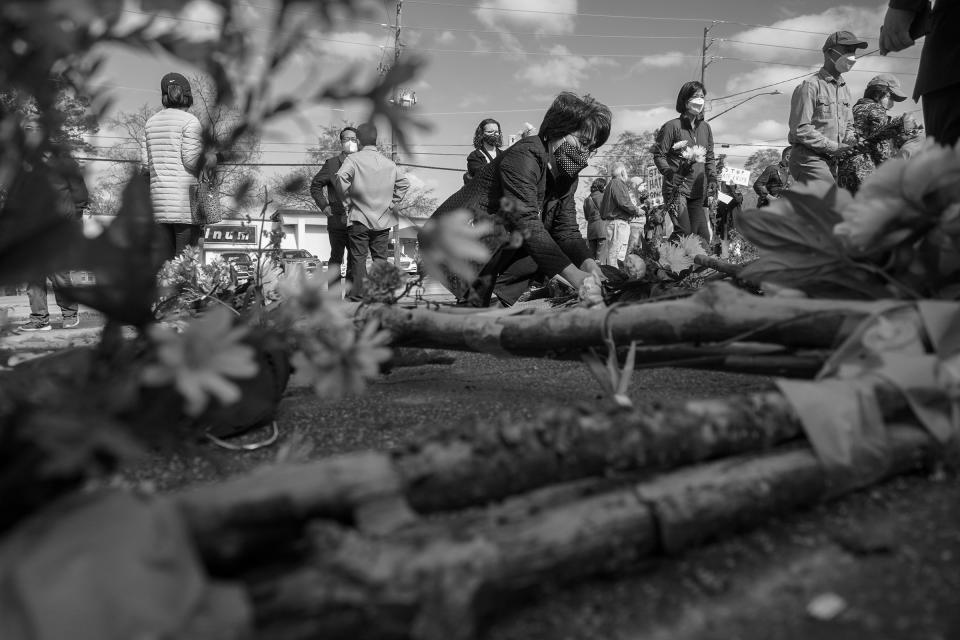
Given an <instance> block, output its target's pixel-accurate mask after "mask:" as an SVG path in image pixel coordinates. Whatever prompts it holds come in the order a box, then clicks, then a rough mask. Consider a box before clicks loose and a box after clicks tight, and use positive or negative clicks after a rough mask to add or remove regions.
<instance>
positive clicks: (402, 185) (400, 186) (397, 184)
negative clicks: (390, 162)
mask: <svg viewBox="0 0 960 640" xmlns="http://www.w3.org/2000/svg"><path fill="white" fill-rule="evenodd" d="M409 188H410V180H409V179H408V178H407V176H405V175H402V174H401V173H400V168H399V167H397V177H396V179H395V180H394V181H393V200H392V201H391V202H390V208H392V209H396V208H397V205H399V204H400V202H401V201H402V200H403V197H404V196H405V195H407V189H409Z"/></svg>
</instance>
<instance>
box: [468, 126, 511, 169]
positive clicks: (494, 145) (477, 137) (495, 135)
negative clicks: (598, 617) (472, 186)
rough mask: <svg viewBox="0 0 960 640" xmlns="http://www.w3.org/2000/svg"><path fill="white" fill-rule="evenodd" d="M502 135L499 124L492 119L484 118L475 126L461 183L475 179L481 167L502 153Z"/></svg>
mask: <svg viewBox="0 0 960 640" xmlns="http://www.w3.org/2000/svg"><path fill="white" fill-rule="evenodd" d="M502 146H503V133H502V131H501V129H500V123H499V122H497V121H496V120H494V119H493V118H485V119H483V120H481V121H480V124H478V125H477V130H476V131H475V132H474V134H473V151H471V152H470V155H468V156H467V172H466V173H465V174H463V183H464V184H466V183H467V182H469V181H470V180H473V178H474V177H476V175H477V172H478V171H480V169H482V168H483V165H485V164H488V163H490V162H493V160H494V158H496V157H497V156H499V155H500V154H501V153H503V152H502V151H501V150H500V147H502Z"/></svg>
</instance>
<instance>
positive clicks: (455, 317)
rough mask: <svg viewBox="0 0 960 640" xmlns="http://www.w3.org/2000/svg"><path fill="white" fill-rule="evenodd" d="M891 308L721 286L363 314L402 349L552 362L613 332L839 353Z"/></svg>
mask: <svg viewBox="0 0 960 640" xmlns="http://www.w3.org/2000/svg"><path fill="white" fill-rule="evenodd" d="M884 305H885V303H884V302H883V301H877V302H858V301H837V300H806V299H804V300H797V299H790V298H768V297H761V296H754V295H750V294H748V293H746V292H744V291H741V290H739V289H736V288H735V287H733V286H732V285H730V284H727V283H715V284H712V285H710V286H708V287H705V288H704V289H703V290H701V291H700V292H699V293H697V294H696V295H694V296H690V297H687V298H683V299H679V300H668V301H663V302H657V303H651V304H627V305H623V306H619V307H613V308H592V309H564V310H558V311H554V312H548V311H540V312H537V313H535V314H529V315H522V314H517V315H489V314H487V315H484V314H483V313H474V314H458V313H442V312H438V311H427V310H423V309H403V308H399V307H388V306H376V305H374V306H370V307H364V308H362V310H360V311H358V313H360V314H361V315H365V316H368V317H372V318H376V319H378V321H379V322H380V324H381V325H382V326H383V327H384V328H386V329H387V330H389V331H390V332H391V334H392V335H393V344H394V345H395V346H411V347H424V348H439V349H453V350H461V351H480V352H488V353H495V354H500V355H518V356H550V355H553V354H558V353H563V352H566V351H570V350H574V351H578V350H582V349H585V348H588V347H598V346H603V344H604V342H603V338H604V335H605V330H606V329H609V331H610V332H611V334H612V336H613V339H614V341H615V342H616V343H617V344H629V343H630V341H632V340H635V341H637V342H638V343H639V344H641V345H651V344H675V343H682V342H692V343H710V342H721V341H727V340H732V339H735V338H738V337H740V336H743V337H744V339H749V340H752V341H759V342H772V343H776V344H784V345H790V346H793V347H797V348H812V349H823V348H831V347H833V346H835V345H836V343H837V342H838V340H840V339H842V338H843V337H845V336H846V332H847V330H848V328H849V325H848V323H849V322H850V321H851V320H857V319H861V318H864V317H866V316H867V315H869V314H870V313H873V312H876V311H878V310H879V309H881V308H883V307H884Z"/></svg>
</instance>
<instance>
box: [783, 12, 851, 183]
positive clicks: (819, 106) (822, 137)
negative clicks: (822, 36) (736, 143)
mask: <svg viewBox="0 0 960 640" xmlns="http://www.w3.org/2000/svg"><path fill="white" fill-rule="evenodd" d="M866 46H867V43H866V41H864V40H861V39H860V38H858V37H857V36H856V35H854V34H853V33H852V32H850V31H837V32H834V33H831V34H830V35H829V36H828V37H827V39H826V41H825V42H824V43H823V67H822V68H821V69H820V70H819V71H817V72H816V73H815V74H813V75H812V76H810V77H809V78H807V79H805V80H804V81H803V82H802V83H801V84H800V86H798V87H797V88H796V89H794V91H793V98H792V99H791V101H790V133H789V134H788V136H787V139H788V140H789V141H790V145H791V147H792V149H791V153H790V175H791V176H793V179H794V180H796V181H797V182H804V183H805V182H814V181H824V182H830V183H836V179H837V167H838V164H839V159H840V158H841V157H842V156H843V155H844V154H845V153H847V152H848V151H849V150H850V149H851V148H852V145H853V144H854V143H855V142H856V134H855V131H854V127H853V97H852V96H851V95H850V88H849V87H848V86H847V83H846V81H845V80H844V79H843V74H844V73H846V72H848V71H850V70H851V69H852V68H853V65H854V64H856V62H857V57H856V55H855V54H856V51H857V49H865V48H866Z"/></svg>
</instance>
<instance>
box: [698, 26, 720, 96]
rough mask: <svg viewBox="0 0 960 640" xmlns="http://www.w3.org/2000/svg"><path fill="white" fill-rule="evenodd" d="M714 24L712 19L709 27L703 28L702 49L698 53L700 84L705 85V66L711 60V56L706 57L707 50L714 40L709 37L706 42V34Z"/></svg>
mask: <svg viewBox="0 0 960 640" xmlns="http://www.w3.org/2000/svg"><path fill="white" fill-rule="evenodd" d="M716 24H717V23H716V21H714V22H712V23H711V24H710V26H709V27H704V28H703V50H702V52H701V54H700V84H702V85H706V81H705V78H706V75H707V67H709V66H710V63H711V62H713V58H712V57H711V58H709V59H708V58H707V50H708V49H709V48H710V47H712V46H713V42H714V41H713V39H711V40H710V42H707V34H709V33H710V29H713V27H714V26H715V25H716Z"/></svg>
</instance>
